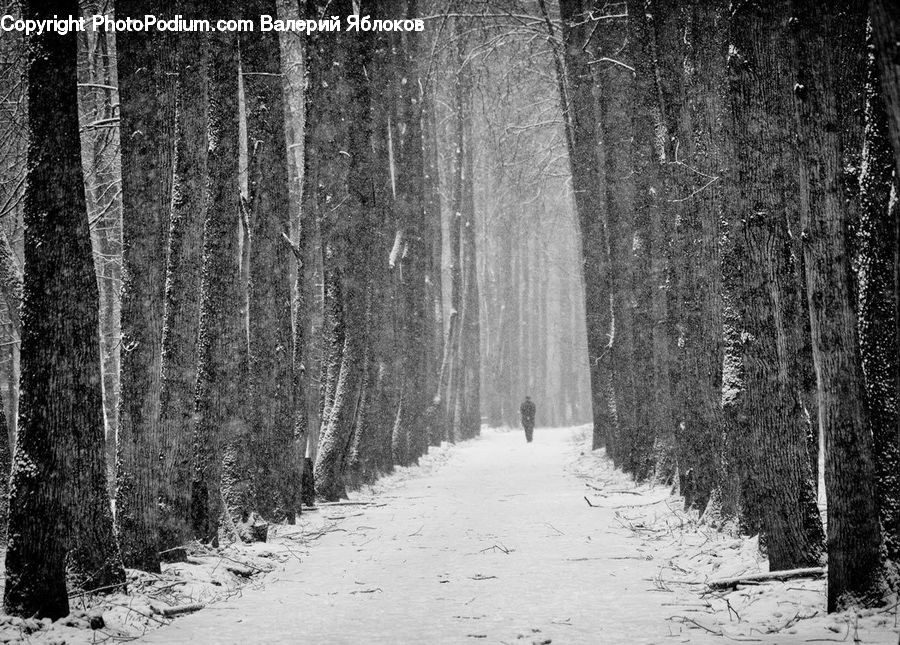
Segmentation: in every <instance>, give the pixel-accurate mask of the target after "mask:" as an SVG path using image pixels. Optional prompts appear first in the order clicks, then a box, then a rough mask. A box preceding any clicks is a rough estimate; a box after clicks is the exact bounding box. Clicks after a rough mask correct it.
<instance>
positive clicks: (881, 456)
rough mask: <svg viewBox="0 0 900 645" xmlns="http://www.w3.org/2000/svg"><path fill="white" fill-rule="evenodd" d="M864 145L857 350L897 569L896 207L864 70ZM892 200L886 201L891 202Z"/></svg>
mask: <svg viewBox="0 0 900 645" xmlns="http://www.w3.org/2000/svg"><path fill="white" fill-rule="evenodd" d="M866 98H867V100H866V111H865V120H866V124H865V143H864V147H863V153H862V175H861V177H860V220H859V229H858V231H857V233H858V241H857V244H856V246H857V248H858V250H859V258H858V272H859V273H858V275H859V303H858V305H857V311H858V315H859V321H858V327H859V349H860V356H861V358H862V367H863V374H864V376H865V382H866V406H867V408H868V410H869V422H870V425H871V427H872V437H873V441H874V450H875V469H876V485H877V490H878V499H877V506H878V511H879V516H880V518H881V528H882V531H883V537H884V545H885V556H886V558H887V560H888V561H890V562H893V563H894V564H895V565H896V564H898V563H900V437H898V426H900V410H898V403H900V401H898V388H900V361H898V345H897V329H898V325H900V320H898V305H900V302H898V298H897V292H898V282H897V273H896V265H897V258H896V255H895V248H896V244H897V240H898V238H900V204H898V202H897V197H896V190H897V181H896V179H895V177H894V155H893V151H892V150H891V143H890V134H889V132H888V121H887V113H886V111H885V107H884V103H883V102H882V95H881V80H880V78H879V76H878V69H877V67H876V65H875V62H874V60H873V59H870V60H869V61H868V63H867V79H866ZM892 195H893V197H892Z"/></svg>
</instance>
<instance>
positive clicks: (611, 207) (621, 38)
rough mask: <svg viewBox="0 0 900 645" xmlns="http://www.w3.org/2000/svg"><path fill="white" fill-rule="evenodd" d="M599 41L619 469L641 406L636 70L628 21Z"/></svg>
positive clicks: (613, 450) (613, 442) (612, 437)
mask: <svg viewBox="0 0 900 645" xmlns="http://www.w3.org/2000/svg"><path fill="white" fill-rule="evenodd" d="M612 10H613V9H612V8H610V9H609V11H612ZM601 17H602V14H601ZM595 38H596V41H595V42H592V43H591V47H593V51H594V56H595V58H597V59H600V62H599V64H598V65H596V66H594V74H595V79H596V80H595V82H596V83H597V85H598V87H599V93H600V110H599V111H600V122H601V123H602V131H601V142H602V146H603V150H604V151H605V154H604V172H605V176H606V212H607V235H608V240H609V276H610V278H609V279H610V294H611V295H610V300H611V303H612V305H611V306H612V315H613V323H612V329H613V334H612V338H611V339H610V349H609V351H610V365H611V372H612V374H611V384H612V396H613V409H614V410H615V415H614V426H613V428H612V429H611V432H609V433H608V434H607V437H606V443H605V445H606V451H607V454H608V455H609V456H610V457H612V459H613V461H614V463H616V465H618V466H621V465H623V463H624V460H625V459H626V458H627V454H625V453H624V448H625V446H624V438H625V437H629V436H632V434H633V432H634V428H635V427H636V423H637V417H636V415H637V405H638V401H637V399H636V390H635V385H636V384H635V378H634V374H633V372H632V369H631V366H632V361H633V356H634V305H633V303H634V292H633V288H632V287H633V281H632V276H633V275H634V259H633V247H634V217H633V204H634V178H633V175H632V172H631V159H632V152H631V146H632V123H631V110H632V106H633V105H634V99H633V95H634V80H633V74H632V72H631V70H630V69H627V67H625V66H623V65H622V64H621V63H624V64H625V65H626V66H627V65H628V64H629V63H630V62H631V60H630V58H629V57H628V55H627V54H628V52H627V47H626V44H627V42H628V40H627V22H626V20H625V19H624V18H622V17H614V16H612V15H610V16H608V17H606V18H604V19H603V20H602V22H601V23H600V25H599V27H598V28H597V33H596V36H595ZM623 50H625V51H623ZM623 53H624V54H625V56H623ZM623 58H624V60H623ZM582 243H584V242H582ZM585 283H587V275H585Z"/></svg>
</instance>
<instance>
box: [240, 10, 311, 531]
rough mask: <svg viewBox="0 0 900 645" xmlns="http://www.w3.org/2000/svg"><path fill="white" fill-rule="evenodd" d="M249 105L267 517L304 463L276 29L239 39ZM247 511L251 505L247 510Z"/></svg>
mask: <svg viewBox="0 0 900 645" xmlns="http://www.w3.org/2000/svg"><path fill="white" fill-rule="evenodd" d="M242 9H243V11H244V13H245V16H246V17H248V18H250V17H255V16H257V15H260V14H269V15H275V14H276V4H275V1H274V0H257V1H256V2H251V3H248V4H245V5H243V6H242ZM241 75H242V78H243V85H244V97H245V100H246V104H247V140H248V151H249V152H248V155H249V170H248V174H249V189H250V190H249V202H250V203H249V216H250V230H251V233H250V239H251V245H250V303H249V316H250V365H249V367H250V373H249V386H250V397H251V403H250V405H251V406H252V407H251V412H250V432H251V443H250V445H251V446H252V454H253V467H252V468H253V469H252V478H253V488H254V498H255V499H254V502H255V506H256V509H257V510H258V511H259V512H260V513H261V514H262V515H263V516H264V517H273V516H274V514H275V512H276V509H277V510H278V515H279V516H282V515H284V516H289V517H290V516H293V514H294V513H296V512H297V511H299V508H300V507H299V500H298V499H297V497H296V495H297V494H298V493H299V486H297V484H299V476H298V471H297V468H299V467H301V466H302V464H301V463H297V462H294V461H293V459H292V450H291V444H292V440H293V430H294V428H293V418H294V409H293V408H294V397H293V392H292V388H291V375H292V372H291V358H290V357H291V349H292V348H291V335H292V328H291V285H290V281H289V277H290V276H289V274H290V263H291V259H292V256H291V250H290V246H289V245H288V244H287V243H286V240H285V237H284V236H285V235H287V234H288V233H289V230H290V212H289V195H288V175H287V142H286V139H285V130H284V125H285V123H284V90H283V87H282V79H281V54H280V50H279V43H278V34H277V33H276V32H268V33H258V34H257V33H253V34H250V33H247V34H242V36H241ZM246 510H249V509H245V511H246Z"/></svg>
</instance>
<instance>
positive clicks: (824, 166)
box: [795, 0, 882, 611]
mask: <svg viewBox="0 0 900 645" xmlns="http://www.w3.org/2000/svg"><path fill="white" fill-rule="evenodd" d="M795 7H796V11H797V15H796V17H797V18H798V19H799V30H798V32H797V46H798V49H799V53H798V57H799V61H800V66H801V67H800V71H801V78H800V80H799V82H798V84H797V85H796V86H795V97H796V99H797V100H796V105H797V112H798V116H799V126H800V127H799V133H800V153H801V175H800V176H801V191H802V192H801V196H800V202H801V205H802V206H801V210H800V218H801V226H802V229H803V230H802V238H803V240H804V247H803V250H804V260H805V264H806V282H807V292H808V300H809V303H808V304H809V316H810V323H811V329H812V347H813V358H814V360H815V365H816V375H817V377H818V384H819V387H818V391H819V396H818V401H819V410H818V412H819V423H820V425H821V427H822V431H823V433H824V435H825V490H826V494H827V497H828V610H829V611H836V610H838V609H841V608H843V607H844V606H847V605H848V604H850V603H852V602H855V601H858V600H861V599H870V600H871V599H872V597H873V596H874V597H878V596H879V594H880V593H881V591H882V590H881V589H880V588H879V582H880V581H879V568H880V567H879V565H880V558H879V549H880V546H881V531H880V527H879V518H878V511H877V508H876V496H875V465H874V455H873V445H872V434H871V430H870V427H869V416H868V410H867V409H866V398H865V383H864V380H863V370H862V362H861V360H860V355H859V346H858V337H857V327H856V322H857V320H856V313H855V311H854V308H855V307H854V304H855V303H854V302H853V301H852V280H851V275H850V268H851V267H850V240H848V239H847V230H848V226H849V225H850V219H851V218H850V204H849V202H850V199H851V194H850V192H851V191H850V190H849V188H850V187H848V186H844V185H843V181H844V177H843V175H844V172H845V170H844V168H845V164H844V156H845V152H848V153H852V146H853V142H854V141H858V140H859V138H860V137H859V132H860V131H861V129H862V114H861V113H860V111H859V110H854V112H855V114H851V113H848V111H847V110H848V109H849V108H850V105H848V101H847V97H848V95H849V96H855V97H861V96H862V95H863V87H862V74H861V72H860V70H856V69H854V68H855V67H861V66H862V55H861V52H862V51H864V48H865V20H866V15H865V10H864V8H863V7H861V6H859V4H858V3H855V2H851V1H847V2H833V3H829V4H828V5H827V6H826V7H822V6H820V5H819V4H818V3H813V2H807V1H806V0H797V1H796V3H795ZM845 146H846V147H847V148H846V150H845ZM857 154H858V153H857Z"/></svg>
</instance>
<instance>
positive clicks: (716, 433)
mask: <svg viewBox="0 0 900 645" xmlns="http://www.w3.org/2000/svg"><path fill="white" fill-rule="evenodd" d="M659 4H660V15H659V17H658V20H657V27H656V36H657V47H656V49H657V52H658V61H659V67H660V85H661V96H662V100H663V102H664V106H663V112H664V116H665V121H666V127H667V129H668V133H667V134H668V136H667V138H666V150H665V160H666V166H665V173H666V174H665V183H666V196H667V203H668V206H669V208H670V209H671V211H672V212H673V214H675V216H673V217H672V220H673V221H674V222H675V226H674V227H673V228H674V231H673V242H672V249H671V252H670V253H669V257H670V258H671V263H672V266H671V269H670V276H671V284H672V287H671V291H672V293H671V297H670V298H669V302H670V303H671V309H670V311H669V320H670V322H669V333H670V335H671V338H670V344H669V347H670V350H671V352H672V354H673V356H672V362H671V371H670V373H671V375H672V392H673V397H674V402H673V410H674V414H675V417H674V419H673V421H674V427H675V428H677V429H676V430H675V432H674V438H675V444H676V445H675V448H676V454H677V460H678V470H679V474H680V476H681V492H682V494H683V495H684V496H685V504H686V505H687V506H692V505H693V506H696V507H697V508H699V509H700V510H701V511H702V510H703V507H704V506H705V505H706V503H707V500H709V498H710V495H711V494H712V492H713V488H714V486H715V485H716V484H717V480H718V478H719V474H720V470H719V457H720V451H721V437H722V431H723V416H722V403H721V401H722V361H723V352H724V343H723V336H722V306H723V304H722V288H723V285H722V267H721V260H720V249H719V244H720V242H719V239H720V235H721V232H720V225H719V222H720V220H721V219H722V217H723V210H724V204H725V187H726V185H727V183H728V181H727V177H726V176H725V175H726V172H727V159H726V155H725V149H724V141H723V136H724V125H723V123H724V121H725V119H726V118H727V116H726V114H725V113H724V112H725V106H724V99H725V90H726V83H727V79H726V69H725V64H726V58H725V57H726V47H727V23H726V22H725V21H726V20H727V14H726V11H727V8H728V4H727V2H726V1H725V0H718V1H716V2H699V1H698V2H693V3H691V5H690V7H688V8H686V9H685V10H684V11H681V10H679V8H678V6H677V5H678V3H677V2H661V3H659ZM664 5H668V6H664ZM685 33H686V34H688V37H687V38H686V39H685V37H684V34H685ZM685 41H686V42H687V43H688V46H687V47H685V45H684V44H683V43H685ZM684 70H689V73H688V74H685V71H684ZM692 171H693V172H692ZM682 424H683V425H682Z"/></svg>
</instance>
